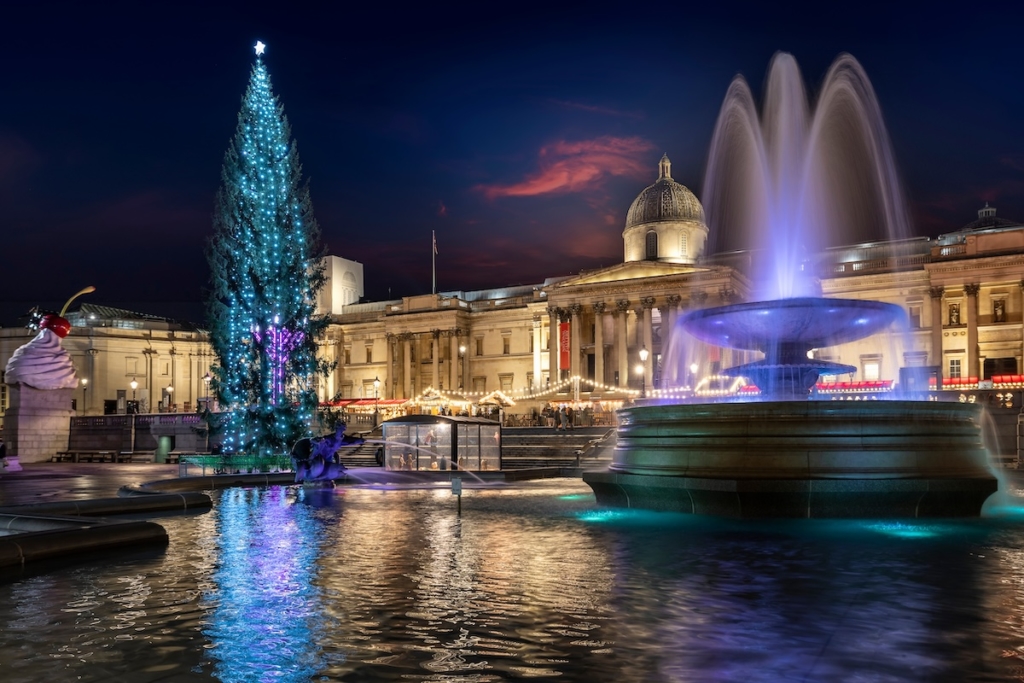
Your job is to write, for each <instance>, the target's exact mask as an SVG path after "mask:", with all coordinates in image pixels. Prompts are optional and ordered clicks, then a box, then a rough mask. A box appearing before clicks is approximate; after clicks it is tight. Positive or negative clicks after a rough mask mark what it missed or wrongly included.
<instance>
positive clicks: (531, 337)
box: [530, 334, 533, 353]
mask: <svg viewBox="0 0 1024 683" xmlns="http://www.w3.org/2000/svg"><path fill="white" fill-rule="evenodd" d="M530 353H533V335H532V334H531V335H530Z"/></svg>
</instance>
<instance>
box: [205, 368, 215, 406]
mask: <svg viewBox="0 0 1024 683" xmlns="http://www.w3.org/2000/svg"><path fill="white" fill-rule="evenodd" d="M211 381H213V376H212V375H211V374H210V373H206V374H205V375H203V408H205V409H206V410H207V411H209V410H210V382H211Z"/></svg>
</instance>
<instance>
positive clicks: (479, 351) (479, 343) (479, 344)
mask: <svg viewBox="0 0 1024 683" xmlns="http://www.w3.org/2000/svg"><path fill="white" fill-rule="evenodd" d="M475 341H476V355H478V356H482V355H484V338H483V337H477V338H476V340H475ZM473 381H474V382H475V381H476V380H473Z"/></svg>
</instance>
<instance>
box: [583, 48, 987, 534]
mask: <svg viewBox="0 0 1024 683" xmlns="http://www.w3.org/2000/svg"><path fill="white" fill-rule="evenodd" d="M705 183H706V187H705V196H706V201H707V204H708V209H709V211H708V215H709V217H710V219H711V233H710V234H711V239H712V240H713V244H714V245H715V246H716V247H717V248H718V249H719V250H728V249H736V248H740V247H746V248H749V247H750V246H753V250H752V252H751V254H752V259H751V260H752V267H751V272H750V275H751V281H752V282H753V283H754V287H753V293H754V295H755V296H756V297H757V298H759V299H762V300H760V301H755V302H751V303H741V304H735V305H730V306H723V307H718V308H710V309H702V310H694V311H690V312H689V313H687V314H686V315H684V316H682V317H681V319H680V320H679V322H678V326H679V327H680V328H682V329H683V330H685V332H687V333H688V334H689V335H691V336H692V337H694V338H696V339H698V340H701V341H703V342H706V343H710V344H713V345H715V346H720V347H726V348H731V349H739V350H744V351H758V352H761V353H763V354H764V358H763V359H762V360H759V361H756V362H753V363H747V364H744V365H739V366H736V367H732V368H727V369H726V370H725V371H724V373H725V374H727V375H731V376H742V377H745V378H747V379H748V380H751V381H752V382H753V383H754V384H755V385H756V386H757V387H758V389H759V393H760V395H759V396H758V397H757V400H756V401H754V402H740V401H729V402H718V403H704V404H701V403H675V404H671V403H661V402H657V401H650V402H644V403H643V404H638V405H634V406H632V407H629V408H624V409H622V410H621V411H620V412H619V419H620V426H619V428H618V444H617V446H616V449H615V454H614V458H613V462H612V464H611V466H610V467H609V469H608V471H605V472H592V473H587V474H586V475H585V476H584V479H585V480H586V482H587V483H588V484H589V485H590V486H591V488H593V490H594V493H595V495H596V497H597V500H598V502H599V503H601V504H604V505H611V506H617V507H640V508H649V509H655V510H671V511H681V512H690V513H695V514H711V515H723V516H733V517H970V516H977V515H978V514H980V510H981V506H982V504H983V503H984V501H985V499H986V498H988V496H989V495H991V494H992V493H994V492H995V491H996V490H997V488H998V485H997V482H996V479H995V478H994V477H993V476H992V473H991V472H990V470H989V468H988V458H987V453H986V451H985V448H984V446H983V445H982V436H981V429H980V422H981V407H980V406H975V405H971V404H960V403H940V402H929V401H910V400H896V401H817V400H810V399H812V398H813V397H812V396H811V395H810V394H811V389H812V388H813V386H814V385H815V383H816V382H817V381H818V378H819V376H820V375H821V374H833V375H835V374H844V373H850V372H854V371H855V370H856V368H854V367H852V366H848V365H843V364H839V363H833V362H830V361H825V360H820V359H815V358H813V355H814V354H813V351H814V350H815V349H822V348H826V347H830V346H836V345H840V344H844V343H848V342H852V341H856V340H858V339H862V338H865V337H867V336H870V335H872V334H877V333H880V332H883V331H885V330H887V329H889V328H890V327H891V326H893V324H894V323H898V322H900V321H902V320H903V318H904V315H905V314H904V312H903V310H902V309H901V308H900V307H899V306H896V305H894V304H888V303H882V302H877V301H862V300H849V299H827V298H822V297H820V296H817V294H818V292H817V283H816V281H815V280H814V278H813V276H812V274H813V271H814V266H813V259H814V257H815V256H816V255H818V254H820V253H821V252H822V251H823V249H824V248H825V247H827V246H830V244H828V242H829V241H830V240H840V242H839V243H840V244H843V243H845V244H850V243H854V242H858V241H864V240H865V239H867V238H868V237H869V236H870V235H869V232H870V229H871V227H872V226H876V225H878V226H883V227H884V228H885V229H886V234H885V235H884V237H885V238H887V239H890V240H891V239H899V238H901V237H905V236H906V235H907V233H908V230H907V225H908V221H907V217H906V211H905V208H904V204H903V202H902V199H901V191H900V187H899V183H898V180H897V177H896V173H895V163H894V161H893V157H892V152H891V148H890V145H889V141H888V137H887V134H886V132H885V127H884V124H883V122H882V117H881V111H880V109H879V107H878V103H877V100H876V99H875V96H874V92H873V90H872V88H871V86H870V82H869V81H868V79H867V76H866V75H865V73H864V71H863V69H862V68H861V67H860V65H859V64H858V63H857V61H856V60H854V59H853V57H851V56H849V55H841V56H840V57H839V58H838V59H837V60H836V61H835V63H834V64H833V65H832V67H831V69H830V70H829V73H828V74H827V76H826V78H825V82H824V84H823V86H822V90H821V94H820V95H819V97H818V100H817V103H816V106H815V107H814V109H813V112H812V110H811V108H810V106H809V105H808V100H807V96H806V93H805V91H804V87H803V82H802V79H801V77H800V73H799V70H798V69H797V66H796V62H795V60H794V59H793V58H792V56H790V55H788V54H784V53H779V54H777V55H776V56H775V58H774V59H773V60H772V64H771V66H770V68H769V76H768V82H767V89H766V96H765V104H764V111H763V114H762V115H761V116H759V115H758V113H757V109H756V107H755V105H754V100H753V97H752V95H751V93H750V89H749V88H748V87H747V84H746V82H745V81H744V80H743V79H742V78H741V77H737V78H736V79H735V80H734V81H733V83H732V85H731V86H730V88H729V92H728V93H727V95H726V98H725V102H724V103H723V106H722V110H721V113H720V115H719V119H718V124H717V126H716V129H715V134H714V137H713V139H712V144H711V153H710V155H709V161H708V169H707V176H706V179H705ZM822 226H827V227H828V230H824V229H822ZM874 238H875V239H878V236H874ZM673 334H674V335H675V334H679V329H677V330H673ZM669 374H671V373H669Z"/></svg>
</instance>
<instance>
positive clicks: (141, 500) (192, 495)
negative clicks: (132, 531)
mask: <svg viewBox="0 0 1024 683" xmlns="http://www.w3.org/2000/svg"><path fill="white" fill-rule="evenodd" d="M212 506H213V501H212V500H211V499H210V497H209V496H207V495H206V494H203V493H197V492H194V491H189V492H184V493H172V494H151V495H145V496H133V497H120V498H94V499H91V500H70V501H65V502H62V503H35V504H32V505H18V506H16V507H5V508H0V515H71V516H79V515H81V516H87V517H102V516H109V515H126V514H131V513H138V512H175V511H186V510H208V509H210V507H212Z"/></svg>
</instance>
